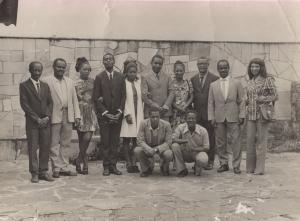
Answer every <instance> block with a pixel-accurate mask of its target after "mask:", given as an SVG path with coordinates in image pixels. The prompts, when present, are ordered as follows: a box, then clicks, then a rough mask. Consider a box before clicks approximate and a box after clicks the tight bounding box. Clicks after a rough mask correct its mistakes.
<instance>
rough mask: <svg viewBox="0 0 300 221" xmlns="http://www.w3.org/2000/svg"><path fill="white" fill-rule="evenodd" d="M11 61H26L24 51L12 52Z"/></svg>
mask: <svg viewBox="0 0 300 221" xmlns="http://www.w3.org/2000/svg"><path fill="white" fill-rule="evenodd" d="M9 60H10V61H24V56H23V51H10V59H9Z"/></svg>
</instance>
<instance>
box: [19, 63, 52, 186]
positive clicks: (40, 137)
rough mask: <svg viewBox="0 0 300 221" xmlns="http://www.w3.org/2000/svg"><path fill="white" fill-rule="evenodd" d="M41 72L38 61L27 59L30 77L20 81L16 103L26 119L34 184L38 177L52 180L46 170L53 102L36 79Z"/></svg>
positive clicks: (46, 86) (43, 85)
mask: <svg viewBox="0 0 300 221" xmlns="http://www.w3.org/2000/svg"><path fill="white" fill-rule="evenodd" d="M42 71H43V65H42V64H41V63H40V62H37V61H34V62H31V63H30V64H29V72H30V74H31V77H30V78H29V79H28V80H27V81H25V82H23V83H21V84H20V104H21V107H22V109H23V111H24V112H25V118H26V136H27V142H28V156H29V172H30V173H31V176H32V177H31V182H32V183H38V182H39V180H46V181H53V180H54V179H53V178H52V177H51V176H50V175H49V174H48V173H47V171H48V161H49V148H50V120H51V115H52V105H53V103H52V98H51V92H50V89H49V87H48V85H47V84H46V83H44V82H42V81H40V80H39V79H40V77H41V75H42ZM38 150H39V155H38V152H37V151H38Z"/></svg>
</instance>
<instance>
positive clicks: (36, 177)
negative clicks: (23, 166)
mask: <svg viewBox="0 0 300 221" xmlns="http://www.w3.org/2000/svg"><path fill="white" fill-rule="evenodd" d="M30 181H31V182H32V183H38V182H39V176H38V175H36V174H32V175H31V180H30Z"/></svg>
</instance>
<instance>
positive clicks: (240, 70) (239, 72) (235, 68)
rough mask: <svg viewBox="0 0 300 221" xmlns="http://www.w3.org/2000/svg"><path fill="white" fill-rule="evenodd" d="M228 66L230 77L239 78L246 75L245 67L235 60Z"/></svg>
mask: <svg viewBox="0 0 300 221" xmlns="http://www.w3.org/2000/svg"><path fill="white" fill-rule="evenodd" d="M230 66H231V68H230V70H231V71H230V72H231V73H232V75H231V76H232V77H240V76H244V75H246V74H247V66H246V65H244V64H243V63H242V62H240V61H239V60H237V59H235V60H234V61H233V63H231V64H230Z"/></svg>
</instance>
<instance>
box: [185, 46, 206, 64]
mask: <svg viewBox="0 0 300 221" xmlns="http://www.w3.org/2000/svg"><path fill="white" fill-rule="evenodd" d="M189 46H190V48H189V49H186V50H189V55H190V60H197V59H198V58H200V57H209V53H210V43H192V44H190V45H189Z"/></svg>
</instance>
